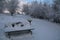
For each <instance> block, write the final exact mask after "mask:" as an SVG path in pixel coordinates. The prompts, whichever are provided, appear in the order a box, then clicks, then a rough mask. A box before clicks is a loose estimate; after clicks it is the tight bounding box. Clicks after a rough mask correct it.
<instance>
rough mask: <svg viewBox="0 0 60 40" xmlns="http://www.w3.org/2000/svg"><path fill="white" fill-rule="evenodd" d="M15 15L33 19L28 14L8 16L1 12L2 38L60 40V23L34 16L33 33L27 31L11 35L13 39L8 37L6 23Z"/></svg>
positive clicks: (0, 39)
mask: <svg viewBox="0 0 60 40" xmlns="http://www.w3.org/2000/svg"><path fill="white" fill-rule="evenodd" d="M15 17H17V18H23V19H31V17H29V16H26V15H18V16H17V15H15V16H8V15H3V14H0V40H60V24H56V23H52V22H48V21H46V20H42V19H34V18H32V24H31V27H34V30H32V32H33V34H32V35H31V34H30V33H26V34H23V35H19V36H11V39H8V38H6V36H5V33H4V30H3V29H4V24H5V23H7V20H8V21H9V20H10V19H11V18H15ZM12 21H13V20H12Z"/></svg>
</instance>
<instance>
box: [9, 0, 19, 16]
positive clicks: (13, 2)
mask: <svg viewBox="0 0 60 40" xmlns="http://www.w3.org/2000/svg"><path fill="white" fill-rule="evenodd" d="M18 3H19V2H18V0H11V1H10V2H9V3H8V10H9V11H10V13H11V15H12V16H13V14H14V13H15V12H16V10H17V8H18Z"/></svg>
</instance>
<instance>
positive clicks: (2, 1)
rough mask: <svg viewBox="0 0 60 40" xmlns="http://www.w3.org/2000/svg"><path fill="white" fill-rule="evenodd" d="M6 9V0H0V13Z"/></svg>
mask: <svg viewBox="0 0 60 40" xmlns="http://www.w3.org/2000/svg"><path fill="white" fill-rule="evenodd" d="M5 8H6V0H0V13H3V10H4V9H5Z"/></svg>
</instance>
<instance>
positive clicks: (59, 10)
mask: <svg viewBox="0 0 60 40" xmlns="http://www.w3.org/2000/svg"><path fill="white" fill-rule="evenodd" d="M53 9H54V12H55V18H54V21H55V22H59V23H60V0H55V1H54V5H53Z"/></svg>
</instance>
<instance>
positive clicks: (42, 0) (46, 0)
mask: <svg viewBox="0 0 60 40" xmlns="http://www.w3.org/2000/svg"><path fill="white" fill-rule="evenodd" d="M21 1H24V2H28V3H31V2H32V1H38V2H42V3H44V2H46V3H50V4H51V3H53V0H21Z"/></svg>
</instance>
